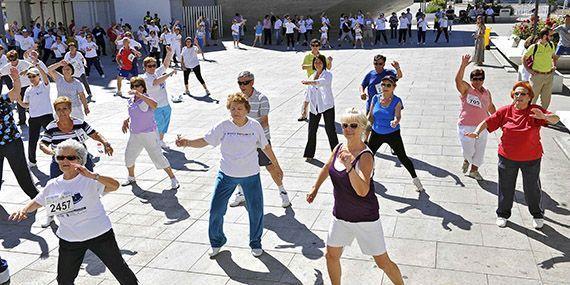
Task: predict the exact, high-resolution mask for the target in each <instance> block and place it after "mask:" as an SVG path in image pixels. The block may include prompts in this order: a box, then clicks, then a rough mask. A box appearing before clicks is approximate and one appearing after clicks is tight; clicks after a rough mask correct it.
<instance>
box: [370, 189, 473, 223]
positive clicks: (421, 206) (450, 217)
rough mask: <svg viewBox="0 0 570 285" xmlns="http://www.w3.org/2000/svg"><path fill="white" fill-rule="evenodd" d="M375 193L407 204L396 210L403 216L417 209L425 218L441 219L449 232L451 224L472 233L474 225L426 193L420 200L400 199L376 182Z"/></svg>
mask: <svg viewBox="0 0 570 285" xmlns="http://www.w3.org/2000/svg"><path fill="white" fill-rule="evenodd" d="M374 192H376V194H378V195H380V196H381V197H382V198H385V199H388V200H391V201H394V202H398V203H402V204H407V205H408V206H406V207H404V208H401V209H398V210H396V211H397V212H398V213H400V214H403V213H405V212H407V211H409V210H412V209H417V210H419V211H420V212H421V213H422V214H423V215H424V216H430V217H436V218H441V219H442V220H441V226H442V227H443V228H444V229H446V230H448V231H451V228H450V227H449V224H453V225H455V226H456V227H458V228H460V229H462V230H466V231H470V230H471V226H472V225H473V223H471V222H470V221H468V220H466V219H465V218H463V217H462V216H461V215H458V214H456V213H453V212H451V211H448V210H446V209H445V208H443V207H442V206H440V205H438V204H436V203H434V202H432V201H431V200H430V199H429V198H430V196H429V195H428V194H427V193H426V191H422V192H420V193H419V197H418V199H413V198H404V197H398V196H394V195H390V194H388V189H386V187H384V185H382V184H380V183H378V182H376V181H374Z"/></svg>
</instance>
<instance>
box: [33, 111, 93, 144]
mask: <svg viewBox="0 0 570 285" xmlns="http://www.w3.org/2000/svg"><path fill="white" fill-rule="evenodd" d="M93 133H95V130H94V129H93V128H92V127H91V126H90V125H89V124H88V123H86V122H85V121H83V120H80V119H75V118H73V129H72V130H71V132H63V131H61V130H60V129H59V127H58V126H57V121H52V122H51V123H49V124H48V125H47V127H46V130H45V132H44V133H43V135H42V138H41V142H43V143H45V144H47V145H50V144H51V145H52V147H55V146H57V145H58V144H60V143H61V142H63V141H65V140H67V139H74V140H76V141H78V142H81V143H83V142H84V141H86V140H87V139H88V138H87V136H90V135H92V134H93Z"/></svg>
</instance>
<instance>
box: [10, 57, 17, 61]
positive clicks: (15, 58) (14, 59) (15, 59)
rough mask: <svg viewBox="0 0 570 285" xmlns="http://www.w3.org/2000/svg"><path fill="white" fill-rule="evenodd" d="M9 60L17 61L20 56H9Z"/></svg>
mask: <svg viewBox="0 0 570 285" xmlns="http://www.w3.org/2000/svg"><path fill="white" fill-rule="evenodd" d="M8 60H9V61H17V60H18V58H17V57H14V58H8Z"/></svg>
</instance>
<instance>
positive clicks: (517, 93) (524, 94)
mask: <svg viewBox="0 0 570 285" xmlns="http://www.w3.org/2000/svg"><path fill="white" fill-rule="evenodd" d="M514 95H515V96H516V97H519V96H526V95H528V93H526V92H515V93H514Z"/></svg>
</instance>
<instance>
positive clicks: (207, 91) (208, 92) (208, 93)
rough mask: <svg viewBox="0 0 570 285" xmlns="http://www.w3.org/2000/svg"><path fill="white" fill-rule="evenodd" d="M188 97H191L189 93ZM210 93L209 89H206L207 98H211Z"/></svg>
mask: <svg viewBox="0 0 570 285" xmlns="http://www.w3.org/2000/svg"><path fill="white" fill-rule="evenodd" d="M188 95H190V93H188ZM210 95H211V94H210V91H209V90H208V89H206V96H210Z"/></svg>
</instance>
